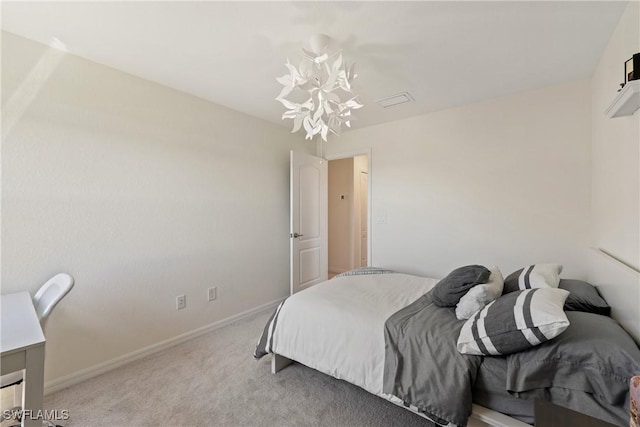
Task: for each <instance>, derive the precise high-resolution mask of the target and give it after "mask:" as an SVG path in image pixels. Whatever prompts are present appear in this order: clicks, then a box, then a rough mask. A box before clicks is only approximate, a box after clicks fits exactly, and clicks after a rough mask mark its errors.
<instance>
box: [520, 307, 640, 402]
mask: <svg viewBox="0 0 640 427" xmlns="http://www.w3.org/2000/svg"><path fill="white" fill-rule="evenodd" d="M566 314H567V318H568V319H569V321H570V322H571V325H570V326H569V327H568V328H567V330H566V331H564V332H563V333H562V334H561V335H560V336H558V337H556V338H555V339H553V340H551V341H547V342H545V343H543V344H541V345H539V346H538V347H535V348H531V349H529V350H526V351H522V352H520V353H514V354H511V355H509V356H508V357H507V390H508V391H509V392H510V393H511V394H514V395H515V396H516V397H520V398H528V396H532V395H533V396H535V395H536V393H535V390H539V389H545V388H549V387H562V388H565V389H571V390H579V391H582V392H586V393H592V394H593V395H595V396H596V397H597V398H598V399H599V400H601V401H605V402H607V403H609V404H611V405H620V406H622V405H624V404H625V402H626V400H627V398H628V394H629V381H630V379H631V377H633V376H634V375H637V373H638V372H640V349H638V346H637V345H636V343H635V342H634V341H633V339H632V338H631V337H630V336H629V334H627V332H625V330H624V329H622V327H621V326H620V325H619V324H618V323H617V322H616V321H615V320H613V319H611V318H610V317H606V316H601V315H598V314H593V313H584V312H580V311H569V312H567V313H566Z"/></svg>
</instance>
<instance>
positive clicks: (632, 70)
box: [624, 53, 640, 84]
mask: <svg viewBox="0 0 640 427" xmlns="http://www.w3.org/2000/svg"><path fill="white" fill-rule="evenodd" d="M632 80H640V53H636V54H634V55H633V56H632V57H631V58H629V59H628V60H627V61H625V63H624V83H625V84H627V83H628V82H630V81H632Z"/></svg>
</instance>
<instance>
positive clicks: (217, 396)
mask: <svg viewBox="0 0 640 427" xmlns="http://www.w3.org/2000/svg"><path fill="white" fill-rule="evenodd" d="M269 315H270V313H261V314H258V315H254V316H252V317H251V318H248V319H245V320H241V321H238V322H236V323H234V324H231V325H229V326H226V327H224V328H221V329H219V330H217V331H213V332H210V333H208V334H206V335H203V336H201V337H198V338H196V339H194V340H191V341H189V342H186V343H183V344H181V345H178V346H176V347H173V348H170V349H168V350H165V351H163V352H161V353H159V354H156V355H153V356H150V357H147V358H145V359H143V360H140V361H136V362H133V363H131V364H129V365H126V366H124V367H122V368H120V369H117V370H114V371H112V372H108V373H106V374H103V375H100V376H99V377H96V378H93V379H90V380H88V381H85V382H83V383H81V384H77V385H75V386H72V387H70V388H68V389H65V390H62V391H59V392H57V393H53V394H51V395H49V396H47V397H46V398H45V408H46V409H50V410H52V409H57V410H63V409H67V410H68V411H69V414H70V419H69V420H67V421H62V422H60V424H62V425H65V426H88V427H92V426H381V427H382V426H403V427H405V426H406V427H411V426H427V425H430V423H429V422H428V421H427V420H425V419H423V418H421V417H419V416H417V415H415V414H412V413H410V412H409V411H406V410H404V409H402V408H400V407H397V406H395V405H393V404H392V403H389V402H387V401H385V400H383V399H381V398H379V397H376V396H373V395H371V394H369V393H367V392H366V391H364V390H362V389H360V388H359V387H356V386H353V385H351V384H348V383H346V382H344V381H340V380H336V379H334V378H332V377H329V376H327V375H324V374H321V373H319V372H317V371H314V370H313V369H310V368H307V367H305V366H302V365H299V364H294V365H290V366H288V367H287V368H285V369H284V370H282V371H281V372H279V373H278V374H277V375H272V374H271V372H270V363H271V356H265V357H263V358H262V359H261V360H258V361H256V360H255V359H253V357H252V354H253V350H254V348H255V344H256V342H257V340H258V337H259V335H260V333H261V332H262V329H263V327H264V324H265V323H266V321H267V319H268V317H269Z"/></svg>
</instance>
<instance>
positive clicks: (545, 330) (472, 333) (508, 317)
mask: <svg viewBox="0 0 640 427" xmlns="http://www.w3.org/2000/svg"><path fill="white" fill-rule="evenodd" d="M567 296H569V291H565V290H564V289H553V288H538V289H526V290H524V291H518V292H511V293H508V294H505V295H502V296H501V297H500V298H498V299H497V300H495V301H493V302H491V303H489V304H487V306H486V307H485V308H483V309H482V310H480V311H479V312H478V313H476V314H475V315H474V316H472V317H471V318H470V319H469V320H467V321H466V322H465V324H464V325H462V329H461V330H460V335H459V336H458V344H457V348H458V351H459V352H460V353H463V354H478V355H485V356H490V355H503V354H510V353H515V352H517V351H522V350H526V349H528V348H531V347H534V346H536V345H538V344H541V343H543V342H545V341H548V340H550V339H552V338H554V337H556V336H558V335H560V334H561V333H562V332H563V331H564V330H565V329H567V327H568V326H569V319H567V316H566V315H565V313H564V310H563V309H562V307H563V306H564V302H565V300H566V299H567Z"/></svg>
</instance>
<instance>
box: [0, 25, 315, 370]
mask: <svg viewBox="0 0 640 427" xmlns="http://www.w3.org/2000/svg"><path fill="white" fill-rule="evenodd" d="M48 52H50V50H49V49H48V48H47V47H46V46H44V45H41V44H37V43H34V42H31V41H29V40H26V39H24V38H21V37H17V36H14V35H11V34H8V33H2V107H3V111H2V113H3V123H4V124H5V125H6V124H7V123H13V127H12V128H11V129H10V130H9V129H7V127H6V126H4V127H3V136H4V138H3V141H2V275H1V278H2V282H1V283H2V292H3V293H8V292H15V291H22V290H27V291H30V292H35V291H36V290H37V289H38V287H39V285H40V284H42V283H43V282H44V281H45V280H46V279H48V278H49V277H50V276H52V275H53V274H55V273H57V272H60V271H67V272H69V273H71V274H72V275H73V276H74V277H75V279H76V286H75V288H74V289H73V290H72V292H71V293H70V294H69V295H68V296H67V298H66V299H65V300H63V301H62V303H61V304H60V306H58V308H57V309H56V310H55V311H54V313H53V315H52V317H51V318H50V320H49V323H48V325H47V331H46V332H47V363H46V380H47V381H50V380H53V379H57V378H60V377H63V376H65V375H68V374H72V373H74V372H77V371H79V370H81V369H83V368H88V367H91V366H94V365H96V364H99V363H101V362H104V361H108V360H111V359H113V358H116V357H118V356H121V355H123V354H126V353H129V352H132V351H134V350H137V349H140V348H142V347H145V346H149V345H152V344H155V343H158V342H160V341H162V340H165V339H168V338H171V337H174V336H176V335H179V334H181V333H184V332H186V331H192V330H194V329H196V328H198V327H201V326H203V325H207V324H210V323H211V322H214V321H217V320H220V319H224V318H227V317H229V316H231V315H234V314H236V313H239V312H242V311H244V310H248V309H251V308H254V307H256V306H259V305H261V304H265V303H268V302H272V301H274V300H276V299H279V298H283V297H284V296H286V295H287V293H288V289H289V285H288V282H289V277H288V266H289V239H288V233H289V230H288V227H289V226H288V223H289V150H290V149H291V148H293V147H295V149H296V150H299V151H307V152H309V150H311V151H313V150H314V147H312V145H311V144H308V143H307V144H305V143H303V142H300V143H298V141H302V137H301V136H300V135H291V134H290V133H289V131H288V129H286V128H283V127H278V126H275V125H273V124H269V123H267V122H264V121H261V120H258V119H255V118H252V117H250V116H247V115H244V114H240V113H238V112H235V111H232V110H229V109H227V108H223V107H220V106H217V105H215V104H212V103H210V102H207V101H204V100H202V99H199V98H195V97H193V96H189V95H186V94H183V93H180V92H178V91H175V90H172V89H169V88H166V87H163V86H160V85H157V84H154V83H151V82H149V81H145V80H142V79H139V78H137V77H133V76H131V75H128V74H125V73H122V72H119V71H116V70H114V69H111V68H108V67H105V66H102V65H99V64H96V63H94V62H90V61H87V60H84V59H81V58H78V57H75V56H72V55H63V56H61V57H58V55H57V54H53V55H51V54H50V53H48ZM38 64H39V65H38ZM34 69H36V72H32V70H34ZM49 73H50V77H49V78H48V80H44V79H43V77H46V75H47V74H49ZM212 79H214V82H213V83H214V84H215V83H216V82H215V77H214V76H212ZM16 94H18V95H17V96H16ZM8 106H10V107H11V108H7V107H8ZM21 112H22V113H23V114H20V113H21ZM6 132H8V133H7V134H6V135H5V133H6ZM257 213H259V214H257ZM209 286H217V288H218V299H217V300H216V301H214V302H207V301H206V296H207V291H206V289H207V288H208V287H209ZM178 294H185V295H186V296H187V308H186V309H184V310H180V311H176V310H175V298H176V296H177V295H178ZM257 332H258V331H257Z"/></svg>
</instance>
